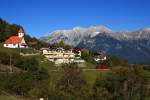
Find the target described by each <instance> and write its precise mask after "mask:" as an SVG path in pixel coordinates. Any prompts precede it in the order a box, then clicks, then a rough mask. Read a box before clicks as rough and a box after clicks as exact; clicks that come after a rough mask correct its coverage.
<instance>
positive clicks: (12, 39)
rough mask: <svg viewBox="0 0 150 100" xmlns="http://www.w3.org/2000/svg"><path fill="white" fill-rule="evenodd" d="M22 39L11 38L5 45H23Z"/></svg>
mask: <svg viewBox="0 0 150 100" xmlns="http://www.w3.org/2000/svg"><path fill="white" fill-rule="evenodd" d="M21 41H22V38H19V37H18V36H11V37H10V38H8V39H7V40H6V41H5V44H18V43H21Z"/></svg>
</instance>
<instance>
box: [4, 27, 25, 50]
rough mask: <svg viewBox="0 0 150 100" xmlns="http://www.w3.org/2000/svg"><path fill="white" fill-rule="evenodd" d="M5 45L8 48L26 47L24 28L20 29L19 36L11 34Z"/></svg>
mask: <svg viewBox="0 0 150 100" xmlns="http://www.w3.org/2000/svg"><path fill="white" fill-rule="evenodd" d="M3 45H4V47H7V48H26V47H27V44H26V42H25V39H24V31H23V29H22V28H20V29H19V31H18V36H11V37H9V38H8V39H7V40H6V41H5V42H4V44H3Z"/></svg>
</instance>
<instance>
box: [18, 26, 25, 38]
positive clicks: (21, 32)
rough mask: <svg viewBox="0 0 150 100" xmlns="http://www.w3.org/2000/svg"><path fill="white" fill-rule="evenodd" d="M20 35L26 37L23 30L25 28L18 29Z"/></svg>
mask: <svg viewBox="0 0 150 100" xmlns="http://www.w3.org/2000/svg"><path fill="white" fill-rule="evenodd" d="M18 37H20V38H22V37H24V30H23V28H20V29H19V31H18Z"/></svg>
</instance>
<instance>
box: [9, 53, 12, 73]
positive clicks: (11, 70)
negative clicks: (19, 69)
mask: <svg viewBox="0 0 150 100" xmlns="http://www.w3.org/2000/svg"><path fill="white" fill-rule="evenodd" d="M9 64H10V73H12V66H11V53H10V56H9Z"/></svg>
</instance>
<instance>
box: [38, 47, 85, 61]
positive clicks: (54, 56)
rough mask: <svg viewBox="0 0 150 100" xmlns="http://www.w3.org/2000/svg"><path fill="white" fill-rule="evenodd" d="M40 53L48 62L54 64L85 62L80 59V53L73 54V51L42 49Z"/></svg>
mask: <svg viewBox="0 0 150 100" xmlns="http://www.w3.org/2000/svg"><path fill="white" fill-rule="evenodd" d="M41 51H42V54H43V55H44V56H45V57H46V58H47V59H48V60H49V61H51V62H54V63H55V64H62V63H72V62H75V63H84V62H85V61H84V60H83V59H81V52H80V51H79V52H78V53H74V52H73V50H65V49H63V48H56V49H49V48H42V49H41Z"/></svg>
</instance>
